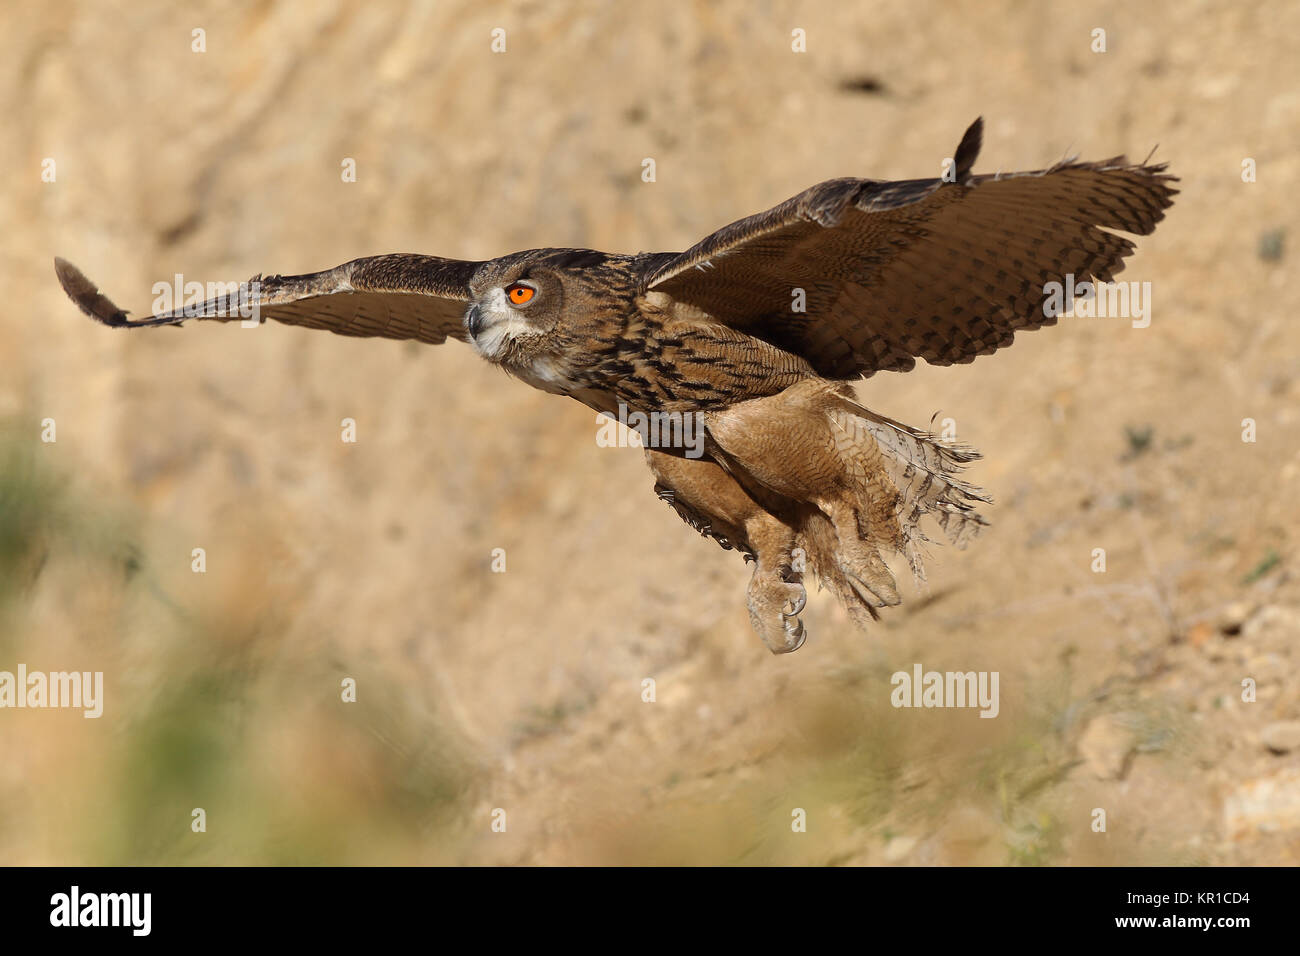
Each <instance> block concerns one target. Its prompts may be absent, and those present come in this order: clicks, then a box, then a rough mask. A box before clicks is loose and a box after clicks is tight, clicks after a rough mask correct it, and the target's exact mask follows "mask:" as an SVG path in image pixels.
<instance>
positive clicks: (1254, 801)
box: [1223, 767, 1300, 837]
mask: <svg viewBox="0 0 1300 956" xmlns="http://www.w3.org/2000/svg"><path fill="white" fill-rule="evenodd" d="M1223 822H1224V826H1225V827H1226V828H1227V831H1228V835H1229V836H1232V837H1243V836H1247V835H1249V834H1251V833H1276V832H1277V831H1279V830H1294V829H1297V828H1300V769H1296V768H1294V767H1288V768H1287V769H1285V770H1281V771H1278V772H1277V773H1275V774H1271V775H1270V776H1267V777H1256V778H1255V779H1253V780H1248V781H1246V782H1245V783H1243V784H1242V785H1241V786H1239V787H1237V789H1235V790H1234V791H1233V792H1232V793H1230V794H1229V795H1228V797H1227V799H1226V800H1224V802H1223Z"/></svg>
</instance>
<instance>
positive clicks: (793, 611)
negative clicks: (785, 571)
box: [781, 581, 808, 629]
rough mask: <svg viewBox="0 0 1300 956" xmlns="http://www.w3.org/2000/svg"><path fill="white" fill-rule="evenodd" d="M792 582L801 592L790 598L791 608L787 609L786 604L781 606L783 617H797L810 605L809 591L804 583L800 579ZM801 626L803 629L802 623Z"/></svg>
mask: <svg viewBox="0 0 1300 956" xmlns="http://www.w3.org/2000/svg"><path fill="white" fill-rule="evenodd" d="M791 583H792V584H793V585H794V586H795V587H797V588H798V589H799V593H798V595H796V596H795V597H792V598H791V599H790V610H788V611H787V610H786V609H785V608H784V606H783V607H782V608H781V616H782V617H795V616H797V615H798V614H799V613H800V612H802V611H803V609H804V608H805V607H807V606H808V591H807V590H806V589H805V588H804V586H803V584H801V583H800V582H798V581H793V582H791ZM799 627H800V629H802V628H803V625H802V624H800V625H799Z"/></svg>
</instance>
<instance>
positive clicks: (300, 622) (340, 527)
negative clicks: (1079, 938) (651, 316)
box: [0, 0, 1300, 864]
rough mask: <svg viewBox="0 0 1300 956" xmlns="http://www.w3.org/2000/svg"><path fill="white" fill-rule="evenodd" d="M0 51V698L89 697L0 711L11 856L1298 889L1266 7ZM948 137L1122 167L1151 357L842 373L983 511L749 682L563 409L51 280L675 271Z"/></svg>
mask: <svg viewBox="0 0 1300 956" xmlns="http://www.w3.org/2000/svg"><path fill="white" fill-rule="evenodd" d="M4 17H5V21H6V25H7V27H8V30H7V35H8V36H9V39H10V45H11V51H12V52H11V55H10V56H9V57H7V58H6V59H5V61H4V63H3V64H2V65H0V105H3V107H4V110H5V113H6V115H7V116H8V117H9V122H8V130H9V135H7V136H5V137H3V138H0V162H3V166H4V168H5V169H6V170H8V173H9V174H8V175H7V176H6V177H5V178H4V181H3V184H0V220H2V221H4V222H5V223H6V224H7V225H8V228H7V229H5V230H4V232H3V234H0V277H2V278H3V280H4V281H5V283H6V285H7V287H8V288H9V289H10V290H11V294H10V297H9V299H8V300H7V301H8V305H7V306H6V307H4V308H3V310H0V421H3V423H4V427H3V441H2V442H0V670H13V669H15V668H16V667H17V665H18V664H19V663H25V664H26V665H27V666H28V667H29V668H30V669H38V668H42V669H47V670H63V669H71V668H76V669H82V670H102V671H103V672H104V675H105V683H106V693H105V712H104V716H103V717H101V718H99V719H98V720H87V719H84V718H83V717H82V716H81V714H80V713H79V712H66V711H48V710H47V711H39V710H23V711H14V710H3V711H0V861H3V862H6V863H150V862H170V861H179V862H206V863H235V862H257V863H280V862H357V863H375V862H391V863H427V862H455V863H485V862H525V863H629V862H656V863H846V864H927V863H987V864H1007V863H1015V864H1061V863H1103V864H1110V863H1141V864H1145V863H1150V864H1162V863H1174V862H1193V863H1208V864H1219V863H1260V864H1294V863H1296V862H1297V859H1298V858H1300V739H1297V738H1300V723H1297V722H1298V721H1300V685H1298V684H1297V682H1296V679H1295V673H1296V666H1297V660H1296V653H1297V652H1296V650H1295V646H1296V641H1297V636H1300V577H1298V576H1297V563H1296V562H1297V522H1296V518H1295V507H1294V498H1292V495H1295V494H1296V493H1297V491H1300V441H1298V440H1297V439H1298V438H1300V411H1298V407H1300V348H1298V347H1297V346H1300V335H1298V334H1297V332H1296V327H1295V324H1294V321H1293V316H1292V314H1291V313H1292V306H1291V302H1290V298H1289V295H1288V294H1287V292H1286V290H1287V288H1289V285H1288V277H1289V276H1290V273H1289V271H1288V262H1289V261H1290V260H1291V259H1292V258H1293V257H1294V250H1293V249H1292V248H1291V247H1292V246H1293V244H1294V236H1293V235H1292V232H1293V229H1292V227H1293V224H1294V223H1295V222H1296V221H1297V212H1298V210H1297V203H1298V202H1300V200H1298V199H1297V196H1300V189H1298V188H1297V187H1298V186H1300V159H1298V158H1297V157H1300V92H1297V91H1298V90H1300V86H1298V85H1297V83H1296V70H1297V67H1296V62H1295V57H1294V50H1293V49H1292V47H1293V46H1294V44H1291V43H1288V38H1290V37H1293V36H1295V35H1296V33H1297V30H1300V8H1297V7H1296V6H1295V5H1292V4H1284V3H1275V4H1248V5H1247V4H1232V3H1193V4H1186V3H1183V4H1175V3H1155V4H1131V3H1119V2H1100V3H1088V4H1075V3H1051V4H1032V5H1030V4H1022V3H1017V2H1010V0H1006V2H1003V0H994V2H991V3H988V2H984V3H979V4H961V3H957V4H946V3H937V2H909V3H900V4H888V3H854V4H843V3H831V2H827V3H802V4H795V3H792V4H784V3H776V2H772V3H761V4H747V3H739V2H735V3H729V2H724V3H703V2H700V3H674V4H665V5H638V4H613V3H611V4H595V3H593V4H561V3H540V2H531V3H518V4H507V5H502V6H494V5H490V4H481V3H472V2H468V0H465V2H451V3H437V4H423V3H411V4H392V5H389V4H384V5H377V4H369V5H367V4H360V3H356V4H353V3H342V2H322V3H312V4H302V5H297V4H290V3H285V4H261V3H220V4H218V3H212V4H198V5H187V6H186V7H184V8H180V7H174V6H173V5H167V4H136V5H132V6H131V7H130V8H129V9H128V10H126V11H123V10H118V9H110V8H108V7H103V8H101V7H99V6H97V5H93V4H79V3H71V2H58V0H55V2H50V3H46V4H41V5H27V6H25V7H20V8H15V9H12V10H7V11H6V13H5V14H4ZM497 28H501V29H503V30H505V37H506V50H505V52H504V53H494V52H493V51H492V42H493V31H494V29H497ZM1097 29H1103V30H1105V31H1106V50H1105V52H1094V51H1093V49H1092V47H1093V45H1094V44H1095V42H1096V41H1095V38H1094V31H1095V30H1097ZM195 30H201V31H203V32H202V33H201V34H199V35H197V37H196V34H195V33H194V31H195ZM795 30H803V31H805V36H806V52H802V53H796V52H794V51H793V50H792V49H791V43H792V31H795ZM200 40H201V41H202V45H203V47H204V52H195V49H194V47H195V45H196V43H198V42H199V41H200ZM981 114H982V115H983V116H984V117H985V118H986V122H987V129H986V134H985V145H984V152H983V154H982V156H981V159H980V161H979V163H978V164H977V167H976V169H977V171H992V170H996V169H998V168H1003V169H1013V168H1034V167H1039V166H1043V165H1047V164H1050V163H1051V162H1053V161H1055V160H1057V159H1059V158H1060V157H1061V156H1062V155H1065V154H1067V153H1072V152H1077V153H1079V154H1081V155H1082V156H1084V157H1085V158H1101V157H1105V156H1110V155H1114V154H1115V153H1118V152H1128V153H1129V154H1130V155H1132V156H1134V157H1142V156H1145V155H1146V154H1147V153H1148V152H1149V151H1150V150H1151V149H1152V148H1154V147H1156V146H1157V144H1158V151H1157V154H1156V155H1157V157H1159V158H1160V159H1163V160H1167V161H1169V162H1170V164H1171V171H1172V172H1174V173H1176V174H1177V175H1179V176H1180V177H1182V183H1181V189H1182V194H1181V195H1180V196H1179V197H1178V200H1177V204H1176V205H1175V206H1174V208H1173V209H1172V210H1171V211H1170V214H1169V216H1168V218H1167V220H1166V221H1165V222H1164V223H1163V224H1162V225H1161V226H1160V228H1159V230H1158V231H1157V233H1156V234H1155V235H1154V236H1153V237H1151V238H1149V239H1147V240H1143V241H1142V242H1141V243H1140V244H1139V252H1138V254H1137V255H1136V256H1135V257H1134V258H1133V259H1132V260H1131V261H1130V265H1129V268H1128V270H1127V271H1126V272H1125V273H1124V275H1123V276H1122V278H1125V279H1133V280H1138V281H1149V282H1151V284H1152V290H1153V299H1152V321H1151V324H1150V326H1149V327H1147V328H1133V327H1132V326H1131V324H1130V323H1129V322H1128V321H1127V320H1122V319H1083V318H1079V319H1066V320H1063V321H1062V323H1061V324H1060V326H1059V327H1057V328H1054V329H1050V330H1046V331H1042V332H1037V333H1034V334H1031V335H1024V336H1021V337H1020V339H1019V341H1018V342H1017V343H1016V345H1015V347H1014V348H1011V349H1009V350H1006V351H1003V352H1001V353H999V354H997V355H995V356H991V357H988V358H984V359H981V360H980V361H978V362H975V363H974V364H972V365H969V366H964V367H959V368H950V369H940V368H931V367H926V368H919V369H917V370H916V371H915V372H913V373H909V374H907V375H901V376H900V375H892V374H886V375H881V376H877V377H874V378H872V379H870V380H868V381H866V382H864V383H863V384H862V385H861V386H860V388H859V394H860V396H861V398H862V400H863V401H864V402H865V403H866V404H868V405H870V406H871V407H872V408H874V409H876V410H878V411H880V412H882V413H885V414H888V415H890V416H892V417H894V418H898V419H901V420H903V421H907V422H911V423H913V424H917V425H924V424H926V423H928V422H930V421H931V418H932V416H934V415H935V413H936V412H939V413H940V417H941V418H944V417H947V418H952V419H953V420H954V422H955V423H956V428H957V431H958V434H959V436H960V438H961V439H962V440H964V441H969V442H970V443H972V444H974V445H976V446H978V447H980V448H981V449H982V450H983V452H984V453H985V455H986V458H985V460H984V461H981V462H979V463H977V464H976V465H975V466H974V468H973V469H972V471H971V473H970V477H971V479H972V480H973V481H975V482H976V483H978V484H980V485H982V486H983V487H985V488H986V489H988V490H989V491H990V492H991V494H992V495H993V496H994V498H995V500H996V504H995V505H994V506H992V507H991V508H990V509H989V511H988V515H989V517H990V519H991V521H992V527H991V528H990V529H989V530H988V531H987V532H986V533H985V535H983V536H982V537H981V538H980V539H978V540H977V541H976V542H975V543H974V544H973V546H972V547H971V548H969V549H968V550H966V551H964V552H956V551H953V550H951V549H947V548H938V549H936V551H935V553H934V556H933V560H932V561H931V564H930V590H929V592H928V593H925V594H922V593H919V592H916V591H914V590H907V591H906V592H905V603H904V605H903V606H902V607H901V608H898V609H895V610H891V611H890V612H889V613H887V614H886V615H885V617H884V619H883V620H882V621H881V622H880V623H879V624H878V625H877V626H875V627H873V628H872V629H871V630H870V632H868V633H859V632H857V631H855V630H853V629H852V627H851V626H850V624H849V622H848V620H847V618H846V617H845V615H844V614H843V612H842V611H841V610H840V609H839V608H838V607H836V606H835V605H834V604H833V602H832V600H831V598H830V596H829V595H828V594H821V595H813V596H812V601H811V603H810V608H809V610H808V611H807V612H806V614H805V621H806V623H807V625H808V628H809V631H810V634H811V637H810V640H809V641H808V643H807V644H806V645H805V646H804V647H803V648H802V649H801V650H800V651H799V652H798V653H796V654H794V655H790V656H787V657H781V658H776V657H773V656H771V655H769V654H768V653H767V651H766V650H764V649H763V648H762V646H761V645H760V644H759V642H758V641H757V639H756V638H755V637H754V636H753V634H752V632H751V631H750V628H749V624H748V620H747V615H746V612H745V609H744V588H745V583H746V581H747V578H748V570H747V569H746V568H745V567H743V566H742V564H741V561H740V560H739V558H738V557H737V556H736V555H735V554H734V553H725V552H723V551H721V550H720V549H718V548H716V547H715V546H714V545H712V544H711V543H709V542H707V541H704V540H703V539H700V538H698V537H697V536H696V535H694V534H693V533H692V532H691V531H690V530H689V529H688V528H686V527H685V526H684V525H682V524H681V522H680V521H679V520H678V519H677V518H676V517H675V516H674V515H673V513H672V512H671V511H670V510H669V509H668V508H667V507H665V506H664V505H663V504H662V503H660V502H658V501H656V500H655V498H654V496H653V494H652V493H651V485H652V481H651V479H650V477H649V475H648V473H647V472H646V470H645V468H644V466H643V464H642V462H641V460H640V453H639V452H638V451H636V450H635V449H608V448H603V447H598V445H597V443H596V441H595V437H596V429H597V426H596V422H595V419H594V416H593V415H592V414H591V413H589V412H588V411H587V410H585V409H584V408H582V407H580V406H578V405H577V404H576V403H572V402H566V401H563V400H560V399H557V398H554V397H552V396H546V395H543V394H541V393H538V392H535V391H531V390H529V389H528V388H526V387H525V386H523V385H520V384H519V383H516V382H512V381H510V380H508V379H506V378H505V377H504V376H502V375H501V374H500V373H499V372H497V371H495V370H494V369H491V368H489V367H487V366H486V365H485V364H483V363H481V362H479V361H478V360H477V359H476V358H475V357H474V356H473V355H472V354H470V352H469V351H468V350H467V349H465V348H463V347H461V346H459V345H458V344H456V343H451V344H449V345H446V346H443V347H439V348H427V347H423V346H416V345H411V344H402V343H392V342H377V341H357V340H350V339H345V338H341V337H336V336H330V335H325V334H321V333H313V332H308V331H304V330H298V329H291V328H282V327H274V328H272V327H267V328H262V329H259V330H257V331H249V330H243V329H238V328H209V327H203V326H194V327H188V328H186V329H184V330H183V331H174V330H163V331H159V332H156V333H148V334H145V333H138V334H137V333H132V334H125V333H114V332H110V331H109V330H107V329H103V328H96V327H94V326H92V325H91V324H90V323H88V322H87V321H86V320H84V319H83V318H82V317H80V316H79V315H78V314H77V313H76V310H75V309H74V308H73V307H72V306H71V305H70V304H69V303H68V302H67V301H66V300H65V299H64V298H63V297H62V295H61V293H60V291H59V289H58V286H57V284H56V283H55V281H54V275H53V269H52V266H51V260H52V258H53V256H54V255H63V256H66V257H67V258H69V259H71V260H72V261H74V262H76V263H77V264H78V265H79V266H81V267H82V268H84V269H85V270H86V272H87V273H88V274H89V275H90V276H91V277H92V278H94V279H96V280H97V281H98V282H100V283H101V284H102V285H103V286H104V287H105V288H106V289H107V290H108V291H109V292H110V293H111V294H113V295H114V297H115V298H118V299H119V301H122V302H123V304H125V305H127V306H128V307H131V308H133V309H135V310H136V311H141V310H144V309H146V308H147V307H148V304H149V302H150V300H151V298H152V297H151V294H150V287H151V285H152V284H153V283H154V282H156V281H158V280H160V279H161V280H170V278H171V276H172V275H173V274H174V273H177V272H183V273H185V274H186V276H187V277H195V278H201V279H205V280H206V279H220V280H227V279H234V280H238V279H242V278H245V277H247V276H248V275H250V274H252V273H255V272H282V273H293V272H302V271H310V270H315V269H319V268H323V267H327V266H330V265H334V264H336V263H338V262H342V261H344V260H347V259H350V258H353V257H355V256H359V255H365V254H371V253H376V252H389V251H421V252H431V253H436V254H441V255H447V256H459V257H465V258H481V257H487V256H494V255H499V254H501V253H504V252H506V251H509V250H512V249H517V248H526V247H530V246H540V245H575V246H592V247H595V248H602V249H609V250H614V251H636V250H639V249H679V248H685V247H686V246H687V245H689V244H691V243H692V242H694V241H696V240H697V239H698V238H700V237H701V236H702V235H704V234H705V233H707V232H708V231H711V230H712V229H714V228H716V227H718V226H720V225H722V224H723V223H725V222H728V221H730V220H732V219H735V218H738V217H740V216H742V215H746V214H749V213H751V212H754V211H757V210H759V209H762V208H765V207H767V206H770V205H772V204H774V203H776V202H778V201H780V200H782V199H784V198H786V197H787V196H789V195H791V194H793V193H794V192H796V191H798V190H800V189H802V188H804V187H805V186H807V185H810V184H812V183H814V182H816V181H819V180H821V179H825V178H829V177H831V176H839V175H855V174H856V175H866V176H874V177H879V178H906V177H914V176H925V175H932V174H933V171H934V170H935V169H936V168H937V165H938V162H939V159H940V158H941V157H943V156H947V155H949V154H950V152H951V150H952V148H953V147H954V146H955V144H956V142H957V139H958V137H959V136H960V135H961V132H962V130H963V129H965V127H966V125H967V124H968V123H969V122H970V121H971V120H972V119H973V118H974V117H975V116H977V115H981ZM647 158H652V159H654V160H655V168H656V178H655V181H654V182H653V183H647V182H644V181H643V180H642V176H641V173H642V170H643V161H644V160H645V159H647ZM348 160H354V161H355V168H356V170H357V176H356V181H355V182H344V181H343V177H342V176H341V169H343V168H344V167H345V164H346V163H347V161H348ZM1247 160H1251V161H1253V166H1252V168H1253V169H1254V170H1255V171H1256V174H1255V181H1254V182H1245V181H1243V162H1245V161H1247ZM48 161H53V166H52V167H51V166H50V164H49V162H48ZM1247 165H1251V164H1247ZM51 171H52V172H53V181H52V182H49V181H43V173H45V174H46V175H45V178H46V179H48V178H49V173H50V172H51ZM345 418H351V419H354V420H355V421H356V423H357V429H358V441H357V442H356V443H344V442H342V441H341V440H340V423H341V422H342V420H343V419H345ZM46 419H52V420H53V421H54V423H55V426H56V429H57V440H56V441H55V442H42V441H41V440H40V438H41V435H42V430H43V428H44V427H45V426H44V425H43V422H44V420H46ZM1246 419H1250V420H1251V421H1252V422H1253V425H1254V432H1255V434H1254V437H1255V440H1254V441H1253V442H1246V441H1243V430H1244V428H1246V427H1248V426H1243V421H1244V420H1246ZM195 548H203V549H204V554H205V557H206V570H205V572H204V573H202V574H196V573H194V571H193V570H192V561H193V557H192V555H193V550H194V549H195ZM1099 548H1100V549H1104V551H1105V553H1106V568H1105V571H1104V572H1101V573H1099V572H1098V571H1096V570H1094V568H1095V566H1096V565H1095V560H1096V559H1095V558H1094V552H1095V549H1099ZM494 549H504V554H505V559H506V570H505V573H494V572H493V570H492V561H493V553H494ZM918 662H919V663H921V664H922V665H923V666H924V667H925V669H927V670H929V669H933V670H939V671H950V670H951V671H968V670H977V671H997V672H998V673H999V675H1000V688H1001V706H1000V710H999V714H998V716H997V718H995V719H991V720H984V719H980V718H979V717H978V716H977V714H976V713H975V712H973V711H969V710H961V711H957V710H924V709H895V708H894V707H892V706H891V705H890V702H889V697H890V690H891V685H890V676H891V675H892V674H893V673H894V672H896V671H900V670H904V671H910V670H911V668H912V667H913V665H914V664H916V663H918ZM349 678H351V679H353V680H355V681H356V686H357V701H356V703H344V702H343V701H342V700H341V693H340V687H341V683H342V682H343V681H344V680H346V679H349ZM647 680H650V681H653V684H652V685H647V684H646V683H645V682H646V681H647ZM648 687H652V688H653V701H649V700H647V699H646V698H647V697H648V696H650V695H649V691H648V689H647V688H648ZM196 808H202V809H203V810H204V811H205V816H206V821H207V826H206V831H205V832H203V833H195V832H193V830H192V820H193V811H194V810H195V809H196ZM1099 810H1100V811H1104V818H1105V830H1104V832H1100V831H1098V830H1097V829H1095V826H1096V822H1097V821H1098V819H1099V815H1098V812H1097V811H1099ZM494 811H504V815H503V814H502V813H495V812H494ZM800 811H802V816H801V814H800ZM801 819H802V820H805V821H806V826H805V827H804V830H803V832H799V831H798V830H797V829H795V828H794V827H792V823H797V822H798V821H800V820H801ZM502 820H504V821H505V829H504V832H496V831H494V830H493V822H494V821H497V822H498V824H499V822H500V821H502Z"/></svg>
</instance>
